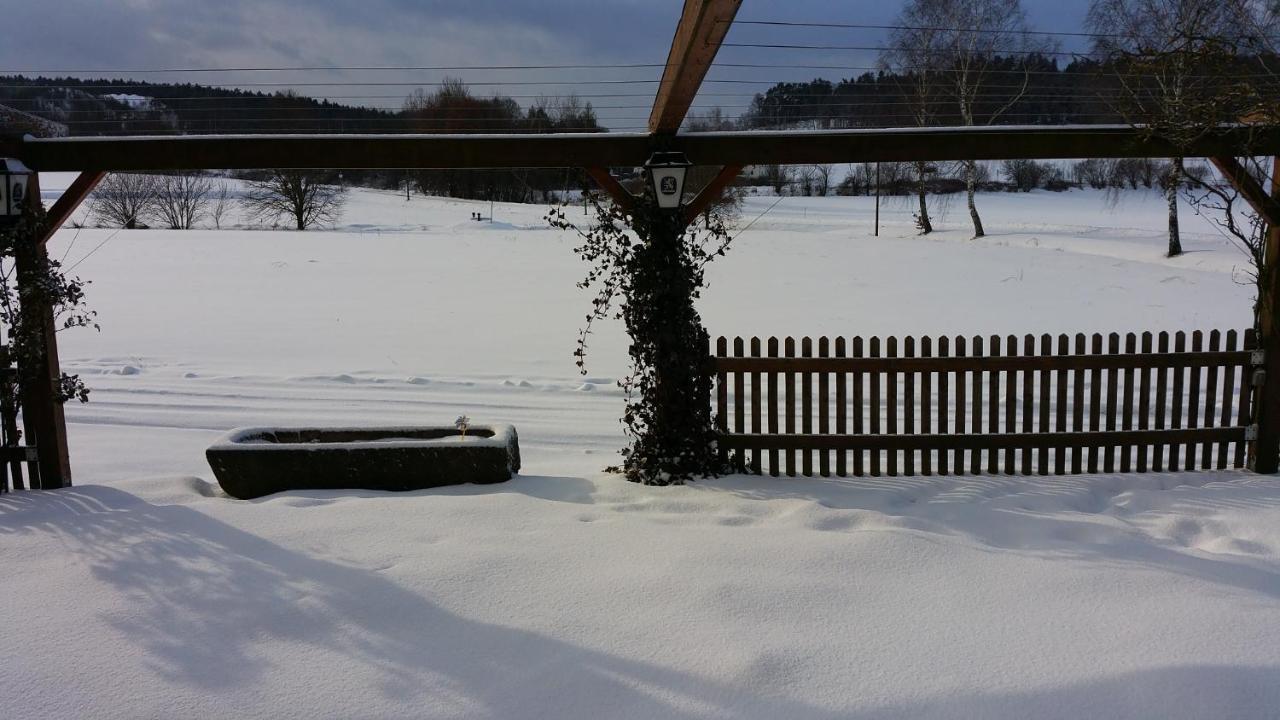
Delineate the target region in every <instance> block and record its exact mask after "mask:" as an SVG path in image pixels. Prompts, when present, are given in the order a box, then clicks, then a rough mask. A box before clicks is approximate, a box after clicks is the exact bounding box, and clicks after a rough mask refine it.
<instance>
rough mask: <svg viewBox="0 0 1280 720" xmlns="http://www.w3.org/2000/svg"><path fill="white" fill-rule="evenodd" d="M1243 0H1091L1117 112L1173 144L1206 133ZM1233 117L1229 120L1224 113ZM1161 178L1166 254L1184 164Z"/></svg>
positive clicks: (1091, 20)
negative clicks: (1166, 218)
mask: <svg viewBox="0 0 1280 720" xmlns="http://www.w3.org/2000/svg"><path fill="white" fill-rule="evenodd" d="M1249 4H1250V3H1249V2H1247V1H1244V0H1093V3H1092V5H1091V6H1090V7H1089V15H1088V18H1087V25H1088V27H1089V29H1090V30H1091V31H1092V32H1094V33H1097V36H1096V37H1095V38H1094V40H1093V50H1094V53H1095V54H1096V55H1097V56H1098V57H1099V58H1100V59H1102V60H1105V61H1106V63H1107V65H1108V66H1109V67H1111V68H1112V69H1113V71H1114V75H1115V78H1114V79H1115V81H1116V86H1117V89H1118V93H1117V100H1116V102H1115V107H1116V110H1117V111H1118V112H1119V113H1120V114H1121V115H1122V116H1123V117H1125V118H1126V119H1127V120H1128V121H1129V122H1131V123H1133V124H1135V125H1139V126H1141V127H1143V128H1146V129H1148V130H1149V131H1150V132H1152V133H1154V134H1158V135H1160V136H1161V137H1162V138H1164V139H1165V140H1168V141H1171V142H1173V143H1174V144H1175V145H1178V146H1185V145H1188V144H1190V142H1192V141H1193V140H1195V139H1196V138H1197V137H1199V136H1200V135H1202V134H1203V133H1205V132H1209V131H1210V130H1211V129H1212V127H1213V126H1215V125H1216V121H1214V122H1206V121H1207V120H1209V119H1211V118H1218V117H1219V116H1220V115H1221V110H1222V109H1223V108H1222V107H1220V106H1217V105H1216V104H1215V98H1217V97H1219V96H1221V94H1222V88H1223V86H1225V85H1230V84H1231V82H1230V81H1231V77H1230V63H1231V57H1232V56H1233V55H1234V54H1235V53H1234V49H1233V38H1238V37H1239V36H1240V35H1241V33H1242V32H1247V29H1248V25H1247V21H1248V18H1247V17H1246V15H1247V10H1246V6H1248V5H1249ZM1223 119H1234V118H1223ZM1170 164H1171V167H1170V171H1169V176H1168V178H1167V181H1166V183H1165V197H1166V199H1167V200H1168V205H1169V247H1168V256H1169V257H1174V256H1177V255H1181V254H1182V239H1181V237H1180V232H1179V228H1178V187H1179V186H1180V185H1181V184H1182V177H1183V175H1184V174H1185V167H1184V164H1183V160H1182V158H1181V157H1175V158H1172V159H1171V161H1170Z"/></svg>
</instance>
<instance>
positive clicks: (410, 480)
mask: <svg viewBox="0 0 1280 720" xmlns="http://www.w3.org/2000/svg"><path fill="white" fill-rule="evenodd" d="M205 457H206V458H207V459H208V461H209V467H211V468H213V474H214V477H216V478H217V479H218V484H219V485H221V486H222V489H223V490H224V491H226V493H227V494H228V495H230V496H232V497H236V498H240V499H242V500H247V499H250V498H257V497H262V496H264V495H270V494H272V493H277V492H283V491H285V490H343V489H365V490H421V489H423V488H433V487H441V486H444V485H461V484H464V483H496V482H503V481H504V480H509V479H511V476H512V475H513V474H515V473H517V472H519V471H520V444H519V441H518V439H517V437H516V430H515V428H514V427H512V426H510V425H473V426H471V427H469V428H467V432H466V435H465V437H464V436H463V434H462V432H461V431H460V430H458V429H456V428H453V427H379V428H343V429H338V428H241V429H238V430H232V431H231V432H230V433H228V434H227V435H225V436H223V437H222V438H221V439H220V440H218V441H217V442H215V443H214V444H213V445H211V446H209V449H208V450H206V451H205Z"/></svg>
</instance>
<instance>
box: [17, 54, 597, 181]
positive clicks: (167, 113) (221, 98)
mask: <svg viewBox="0 0 1280 720" xmlns="http://www.w3.org/2000/svg"><path fill="white" fill-rule="evenodd" d="M0 106H8V107H11V108H13V109H16V110H20V111H23V112H25V113H29V114H32V115H35V116H38V117H40V118H44V119H47V120H51V121H54V122H57V123H61V124H63V125H65V126H66V127H67V129H68V134H70V135H122V134H162V135H163V134H226V133H388V132H419V133H476V132H490V133H492V132H527V133H549V132H602V131H604V130H605V128H603V127H601V126H600V124H599V122H598V121H597V118H596V114H595V110H594V109H593V108H592V107H591V103H589V102H582V101H580V100H579V99H577V98H576V97H548V98H542V99H539V100H536V101H534V102H533V103H531V104H529V105H528V106H527V107H521V105H520V104H519V103H517V102H516V101H515V100H514V99H512V98H509V97H503V96H492V97H479V96H476V95H473V94H472V93H471V91H470V90H469V89H468V88H467V87H466V85H465V84H463V83H462V82H461V81H459V80H446V81H445V82H443V83H441V85H440V86H439V87H438V88H436V89H434V90H433V91H432V92H427V91H424V90H421V89H419V90H415V91H414V92H412V93H410V94H409V95H408V96H407V97H406V98H405V99H404V100H403V101H402V103H401V107H400V108H399V109H396V110H388V109H378V108H369V107H359V106H352V105H342V104H338V103H334V102H330V101H327V100H317V99H314V98H308V97H303V96H301V95H298V94H297V93H295V92H293V91H291V90H289V91H281V92H275V93H261V92H249V91H244V90H229V89H225V88H217V87H209V86H207V85H195V84H182V85H173V84H165V83H145V82H137V81H135V80H82V79H77V78H26V77H15V76H9V77H0ZM250 176H251V177H252V176H254V175H253V174H250ZM342 180H343V182H348V183H352V184H360V185H370V186H374V187H384V188H393V189H406V186H408V189H416V190H418V191H420V192H423V193H429V194H433V195H446V196H451V197H464V198H473V199H490V198H492V199H495V200H499V201H511V202H535V201H545V200H546V199H547V198H548V197H549V196H551V195H552V194H553V193H555V192H557V191H563V190H564V189H566V188H569V189H576V188H577V187H578V183H579V181H578V179H577V174H576V173H574V174H570V173H567V172H566V171H564V170H559V169H557V170H539V169H531V170H429V171H412V172H410V171H360V170H354V171H345V172H344V173H343V174H342Z"/></svg>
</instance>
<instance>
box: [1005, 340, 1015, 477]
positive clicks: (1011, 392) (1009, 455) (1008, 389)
mask: <svg viewBox="0 0 1280 720" xmlns="http://www.w3.org/2000/svg"><path fill="white" fill-rule="evenodd" d="M1017 354H1018V338H1016V337H1014V336H1013V335H1010V336H1008V337H1006V338H1005V355H1009V356H1013V355H1017ZM1004 431H1005V432H1007V433H1013V432H1017V431H1018V373H1017V372H1016V371H1013V370H1010V371H1008V372H1006V373H1005V374H1004ZM1013 452H1014V449H1013V448H1008V449H1007V450H1005V451H1004V468H1003V470H1004V474H1006V475H1012V474H1013V473H1014V468H1015V467H1016V466H1015V465H1014V462H1013Z"/></svg>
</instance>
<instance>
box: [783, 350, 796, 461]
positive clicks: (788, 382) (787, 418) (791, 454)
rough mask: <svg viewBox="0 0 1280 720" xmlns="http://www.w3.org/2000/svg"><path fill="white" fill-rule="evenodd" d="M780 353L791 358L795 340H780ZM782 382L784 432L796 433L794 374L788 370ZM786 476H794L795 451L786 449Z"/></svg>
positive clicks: (793, 355)
mask: <svg viewBox="0 0 1280 720" xmlns="http://www.w3.org/2000/svg"><path fill="white" fill-rule="evenodd" d="M782 354H783V356H784V357H789V358H793V357H795V356H796V340H795V338H793V337H788V338H787V339H786V340H783V342H782ZM783 384H784V385H785V386H786V393H787V397H786V402H785V403H784V406H783V407H784V410H783V412H784V413H785V415H784V422H783V426H784V427H785V428H786V434H788V435H795V434H796V374H795V373H794V372H788V373H786V374H785V375H784V376H783ZM786 457H787V477H795V476H796V451H795V450H792V449H790V448H788V449H787V455H786Z"/></svg>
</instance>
